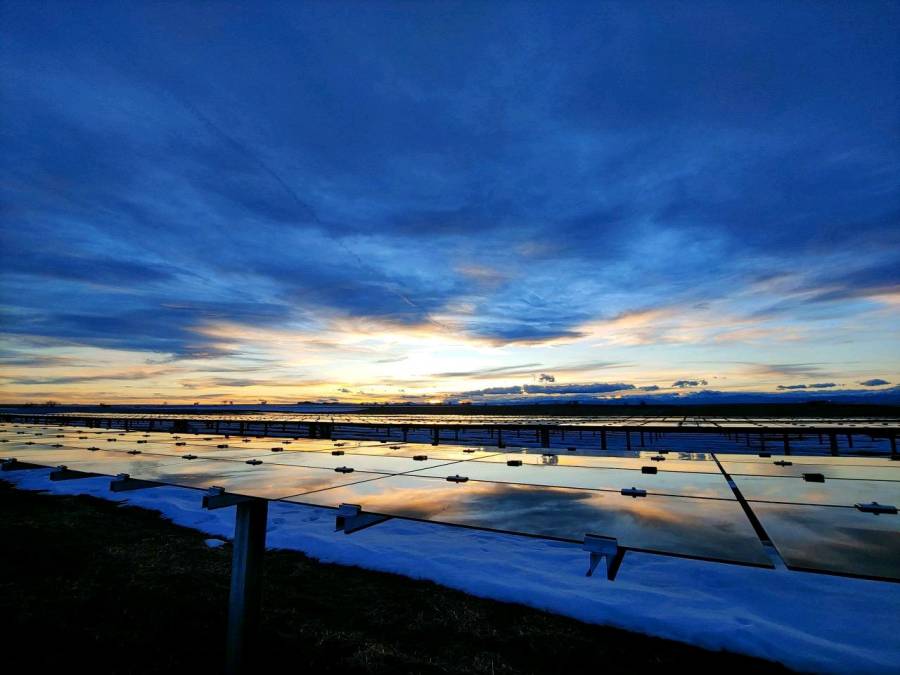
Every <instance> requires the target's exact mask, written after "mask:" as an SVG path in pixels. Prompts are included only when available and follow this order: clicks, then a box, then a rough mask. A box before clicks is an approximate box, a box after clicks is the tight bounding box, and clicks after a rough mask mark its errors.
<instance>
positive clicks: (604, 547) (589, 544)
mask: <svg viewBox="0 0 900 675" xmlns="http://www.w3.org/2000/svg"><path fill="white" fill-rule="evenodd" d="M581 549H582V550H583V551H587V552H588V553H590V554H591V562H590V566H589V567H588V571H587V574H585V576H588V577H592V576H594V570H596V569H597V565H598V564H600V560H602V559H603V558H606V578H607V579H609V580H610V581H612V580H614V579H615V578H616V574H618V573H619V567H620V566H621V565H622V560H623V558H624V557H625V551H626V549H624V548H621V547H620V546H619V542H618V540H616V539H615V538H614V537H600V536H597V535H594V534H586V535H584V544H582V547H581Z"/></svg>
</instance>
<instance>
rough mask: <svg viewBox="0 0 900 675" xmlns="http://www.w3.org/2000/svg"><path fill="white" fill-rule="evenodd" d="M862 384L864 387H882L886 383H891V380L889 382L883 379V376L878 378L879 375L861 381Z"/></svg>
mask: <svg viewBox="0 0 900 675" xmlns="http://www.w3.org/2000/svg"><path fill="white" fill-rule="evenodd" d="M860 384H861V385H862V386H864V387H880V386H882V385H885V384H890V382H888V381H887V380H882V379H881V378H877V377H876V378H874V379H871V380H864V381H863V382H860Z"/></svg>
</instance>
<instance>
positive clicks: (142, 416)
mask: <svg viewBox="0 0 900 675" xmlns="http://www.w3.org/2000/svg"><path fill="white" fill-rule="evenodd" d="M0 417H3V418H5V419H14V418H16V417H19V418H21V417H41V418H48V419H49V418H54V417H58V418H64V419H66V418H72V419H74V418H77V419H84V420H89V419H95V420H135V421H149V420H166V421H167V420H173V419H180V420H188V421H201V422H203V421H205V422H217V421H218V422H228V423H241V422H244V423H272V424H282V423H291V424H298V423H299V424H305V423H329V424H347V425H365V426H373V427H377V426H380V427H385V426H412V427H415V426H435V425H438V426H441V427H456V426H458V427H472V426H482V427H503V428H515V427H535V426H548V427H554V428H558V427H571V428H579V427H581V428H604V427H605V428H610V429H616V428H626V427H630V428H637V427H647V428H654V429H665V430H678V429H683V428H689V429H693V430H704V429H708V430H715V429H729V428H731V429H751V430H765V429H775V430H782V429H796V430H804V429H806V430H817V429H818V430H823V431H827V430H836V431H842V430H853V429H873V430H877V431H894V432H896V431H900V419H898V418H896V417H893V418H892V417H874V418H854V417H844V418H835V417H822V418H812V417H810V418H777V417H752V418H751V417H693V416H686V417H660V416H615V415H604V416H596V415H593V416H557V415H547V416H524V415H502V416H499V415H477V414H471V415H434V414H430V415H429V414H405V415H379V414H367V413H339V414H327V415H312V414H305V413H282V412H271V413H248V414H239V415H234V414H231V415H229V414H187V415H177V414H176V415H172V414H165V413H95V412H78V413H74V412H65V413H41V414H39V415H29V414H28V413H26V412H22V413H0Z"/></svg>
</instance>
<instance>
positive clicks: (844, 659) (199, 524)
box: [3, 470, 900, 673]
mask: <svg viewBox="0 0 900 675" xmlns="http://www.w3.org/2000/svg"><path fill="white" fill-rule="evenodd" d="M3 478H4V479H6V480H9V481H11V482H13V483H15V484H16V485H17V486H18V487H20V488H21V489H27V490H44V491H47V492H50V493H54V494H90V495H93V496H96V497H101V498H104V499H111V500H115V501H118V502H119V503H121V504H123V505H130V506H140V507H144V508H149V509H155V510H158V511H160V512H162V513H163V514H164V515H165V516H166V517H167V518H169V519H170V520H172V521H173V522H175V523H178V524H179V525H185V526H188V527H192V528H194V529H197V530H200V531H201V532H204V533H206V534H209V535H211V536H212V537H216V539H207V544H209V542H210V541H219V539H218V538H230V537H231V535H232V533H233V527H234V523H233V518H234V516H233V509H219V510H216V511H206V510H204V509H202V508H201V507H200V496H201V493H200V492H199V491H197V490H190V489H186V488H173V487H159V488H154V489H150V490H141V491H136V492H129V493H128V495H127V497H126V498H124V499H123V498H122V495H121V494H118V495H116V494H114V493H111V492H109V490H108V487H109V478H88V479H82V480H77V481H65V482H50V480H49V478H48V471H45V470H32V471H21V472H9V473H7V474H4V475H3ZM267 545H268V547H269V548H284V549H293V550H297V551H302V552H304V553H306V554H307V555H310V556H312V557H314V558H317V559H319V560H321V561H323V562H333V563H339V564H342V565H356V566H359V567H365V568H368V569H374V570H381V571H385V572H393V573H397V574H402V575H406V576H409V577H412V578H416V579H428V580H431V581H434V582H437V583H440V584H443V585H445V586H449V587H451V588H456V589H459V590H462V591H465V592H467V593H470V594H472V595H476V596H480V597H484V598H491V599H494V600H501V601H508V602H517V603H522V604H525V605H529V606H531V607H536V608H538V609H543V610H547V611H550V612H555V613H557V614H563V615H566V616H570V617H573V618H576V619H579V620H582V621H586V622H590V623H597V624H606V625H610V626H616V627H619V628H624V629H627V630H632V631H636V632H640V633H645V634H648V635H655V636H659V637H664V638H670V639H674V640H681V641H684V642H689V643H691V644H695V645H699V646H701V647H706V648H708V649H713V650H716V649H728V650H731V651H735V652H741V653H744V654H749V655H753V656H759V657H763V658H767V659H774V660H777V661H780V662H782V663H784V664H786V665H787V666H789V667H792V668H796V669H799V670H805V671H821V672H835V673H850V672H853V673H861V672H871V673H889V672H890V673H898V672H900V633H898V632H897V629H896V621H897V617H898V616H900V584H891V583H884V582H876V581H866V580H859V579H847V578H841V577H833V576H827V575H817V574H806V573H801V572H788V571H786V570H764V569H755V568H748V567H739V566H734V565H720V564H716V563H706V562H699V561H690V560H680V559H676V558H666V557H663V556H653V555H644V554H636V553H629V554H628V555H627V557H626V558H625V562H624V563H623V565H622V568H621V570H620V572H619V575H618V577H617V578H616V580H615V581H614V582H609V581H607V580H606V579H605V576H604V575H603V574H602V573H601V574H598V575H597V576H595V577H593V578H587V577H585V576H584V573H585V571H586V569H587V564H588V559H587V558H588V556H587V554H586V553H584V552H583V551H581V550H580V547H579V546H577V545H574V544H566V543H561V542H552V541H542V540H539V539H531V538H526V537H516V536H513V535H503V534H497V533H490V532H481V531H478V530H468V529H464V528H454V527H446V526H441V525H432V524H428V523H419V522H412V521H404V520H390V521H387V522H385V523H383V524H381V525H378V526H376V527H371V528H368V529H366V530H362V531H360V532H357V533H355V534H353V535H350V536H348V535H344V534H341V533H337V532H335V531H334V511H331V510H329V509H322V508H315V507H306V506H299V505H294V504H285V503H277V502H273V503H271V504H270V509H269V528H268V539H267ZM601 566H602V563H601Z"/></svg>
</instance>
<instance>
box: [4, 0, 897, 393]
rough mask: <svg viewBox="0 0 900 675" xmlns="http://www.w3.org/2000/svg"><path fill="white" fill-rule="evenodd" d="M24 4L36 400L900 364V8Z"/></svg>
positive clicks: (719, 386) (11, 346) (828, 373)
mask: <svg viewBox="0 0 900 675" xmlns="http://www.w3.org/2000/svg"><path fill="white" fill-rule="evenodd" d="M0 19H2V26H3V40H2V44H0V69H2V70H0V73H2V82H3V86H2V110H3V124H2V127H0V143H2V148H3V152H2V153H0V165H2V169H3V175H4V180H3V181H2V184H0V194H2V197H0V198H2V204H3V207H2V216H0V218H2V235H0V237H2V240H0V243H2V254H0V255H2V261H0V262H2V265H0V331H2V336H0V364H2V377H3V379H0V386H2V390H3V392H4V394H5V396H4V398H8V399H9V398H11V399H44V398H55V399H58V400H73V401H74V400H87V401H96V400H108V401H113V400H123V401H125V400H151V399H153V400H158V399H160V398H162V399H165V400H172V401H175V400H219V399H222V400H257V399H261V398H264V399H267V400H273V401H274V400H283V401H293V400H304V399H332V398H339V399H346V400H351V399H352V400H359V399H372V400H387V399H390V400H398V399H401V398H409V399H412V400H438V399H443V398H447V397H451V398H471V399H473V400H493V399H495V398H498V397H504V398H508V397H524V398H529V397H536V396H542V397H548V396H549V397H555V396H560V397H566V396H573V395H574V396H579V397H585V396H612V397H614V396H620V395H628V394H635V393H640V394H642V395H643V394H647V395H649V394H653V393H685V394H687V393H690V392H696V391H700V390H717V391H768V392H777V391H782V392H796V391H816V392H827V393H832V392H836V391H845V390H873V389H874V390H877V389H879V388H886V387H891V386H895V385H896V384H897V382H898V381H900V349H898V338H897V336H898V335H900V318H898V308H900V136H898V132H900V121H898V120H900V114H898V112H900V100H898V98H900V87H898V82H900V46H898V44H900V41H898V40H897V37H896V36H897V34H898V33H900V8H898V5H897V4H896V3H890V2H885V3H879V2H858V3H828V2H809V3H805V2H796V3H784V2H779V3H765V2H763V3H733V2H731V3H703V2H698V3H664V2H652V3H640V2H627V3H625V2H623V3H608V4H605V3H604V4H601V3H560V2H553V3H524V2H513V3H501V2H491V3H483V2H468V3H440V2H430V3H379V2H365V3H362V2H360V3H349V2H310V3H274V2H262V3H224V2H215V3H121V2H119V3H109V4H105V3H99V2H97V3H62V2H60V3H52V2H36V1H35V2H5V3H3V5H2V8H0ZM879 381H880V382H883V384H871V383H872V382H879ZM862 383H870V384H862ZM800 385H803V386H802V387H801V386H800ZM816 385H820V386H816ZM827 385H832V386H827ZM779 387H781V389H779ZM786 387H792V389H786ZM492 392H493V393H492Z"/></svg>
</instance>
